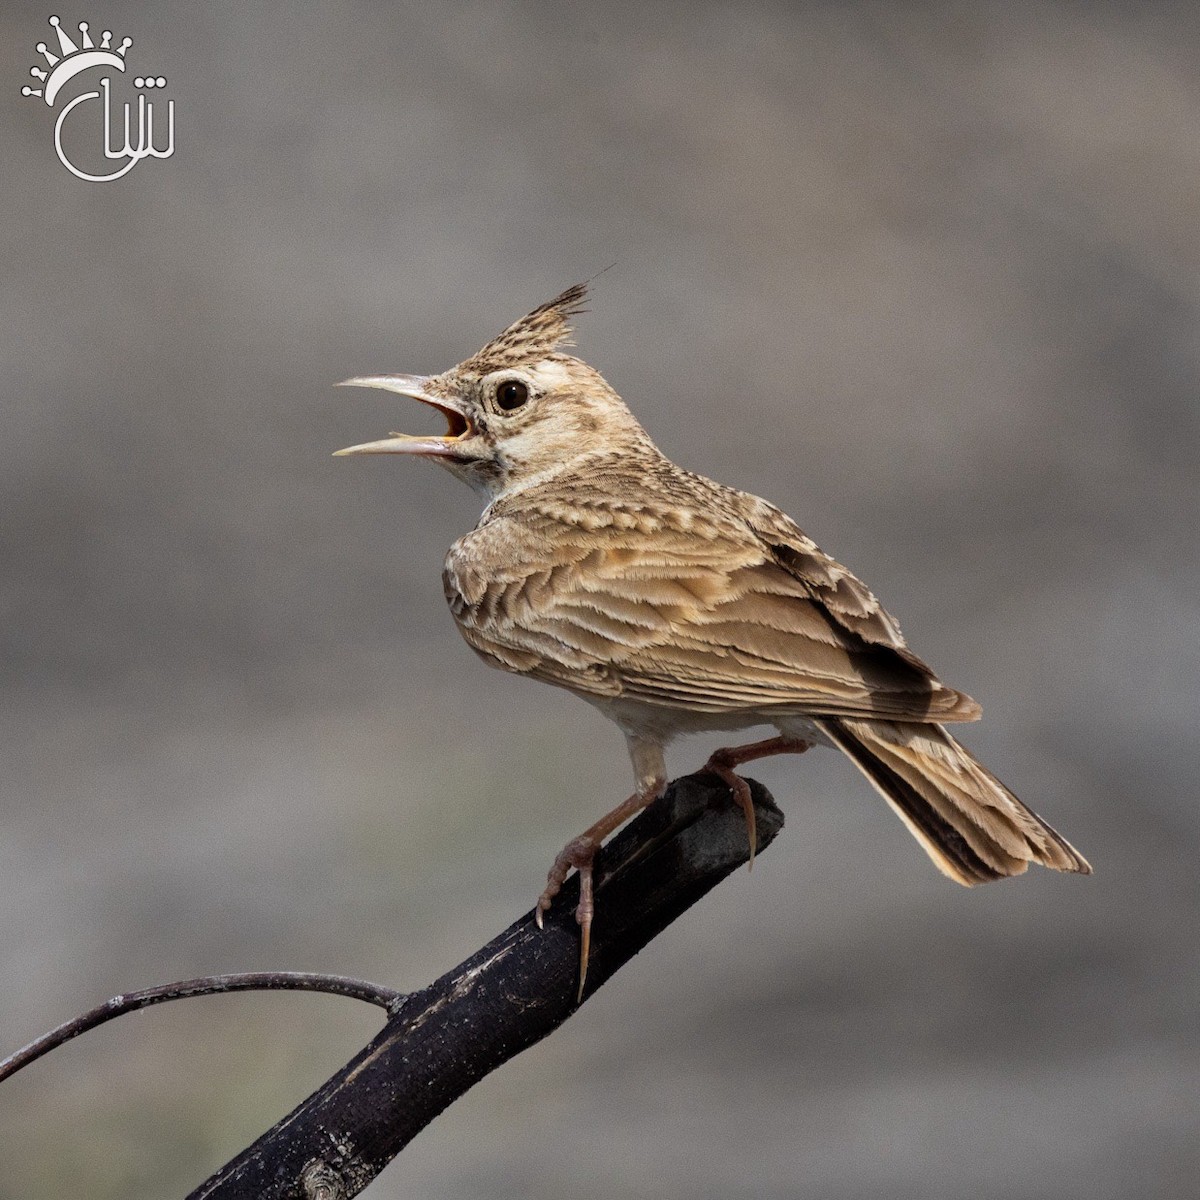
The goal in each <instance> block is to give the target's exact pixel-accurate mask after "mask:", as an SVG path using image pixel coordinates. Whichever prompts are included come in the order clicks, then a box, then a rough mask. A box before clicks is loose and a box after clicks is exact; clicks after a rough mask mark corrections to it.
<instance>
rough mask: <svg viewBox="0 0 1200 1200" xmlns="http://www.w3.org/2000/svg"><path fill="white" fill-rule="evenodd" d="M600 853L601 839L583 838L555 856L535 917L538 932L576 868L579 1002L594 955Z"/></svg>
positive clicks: (568, 844) (580, 837)
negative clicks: (594, 873) (595, 884)
mask: <svg viewBox="0 0 1200 1200" xmlns="http://www.w3.org/2000/svg"><path fill="white" fill-rule="evenodd" d="M599 849H600V843H599V841H598V840H597V839H595V838H593V837H589V836H588V834H586V833H584V834H581V835H580V836H579V837H577V838H572V839H571V840H570V841H569V842H568V843H567V844H566V845H565V846H564V847H563V848H562V849H561V850H560V851H559V852H558V854H557V855H555V858H554V866H552V867H551V868H550V874H549V875H548V876H547V877H546V886H545V888H544V889H543V891H542V894H541V895H540V896H539V897H538V902H537V906H536V908H535V910H534V915H535V918H536V920H537V923H538V928H539V929H541V928H542V927H543V924H542V922H543V917H544V915H545V914H546V913H547V912H549V911H550V905H551V904H552V903H553V902H554V897H555V896H557V895H558V893H559V892H560V891H561V890H562V885H563V882H564V881H565V880H566V878H567V876H568V875H569V874H570V872H571V868H572V867H573V868H574V869H575V870H577V871H578V872H579V903H578V904H577V905H576V906H575V920H576V921H578V922H579V990H578V993H577V995H576V999H578V1000H582V999H583V983H584V980H585V979H586V978H587V968H588V957H589V955H590V954H591V952H592V918H593V917H594V916H595V915H596V899H595V896H594V895H593V892H592V865H593V863H594V862H595V860H596V851H597V850H599Z"/></svg>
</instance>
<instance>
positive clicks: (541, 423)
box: [337, 284, 653, 498]
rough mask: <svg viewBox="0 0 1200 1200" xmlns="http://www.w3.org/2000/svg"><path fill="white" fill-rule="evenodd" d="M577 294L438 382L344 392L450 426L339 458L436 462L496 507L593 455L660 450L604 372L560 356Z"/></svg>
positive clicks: (580, 289) (378, 380) (569, 293)
mask: <svg viewBox="0 0 1200 1200" xmlns="http://www.w3.org/2000/svg"><path fill="white" fill-rule="evenodd" d="M586 291H587V289H586V286H585V285H584V284H577V285H576V286H575V287H572V288H568V289H567V290H566V291H565V292H563V293H562V295H560V296H556V297H555V298H554V299H553V300H550V301H548V302H547V303H546V304H542V305H539V306H538V307H537V308H535V309H534V310H533V312H531V313H529V315H528V316H525V317H522V318H521V319H520V320H519V321H517V322H515V323H514V324H512V325H510V326H509V327H508V328H507V329H506V330H505V331H504V332H503V333H501V334H500V335H499V336H498V337H495V338H493V339H492V340H491V341H490V342H488V344H487V345H486V346H484V348H483V349H482V350H480V351H479V352H478V353H477V354H473V355H472V356H471V357H470V358H468V359H467V360H466V361H465V362H461V363H459V364H458V366H456V367H452V368H451V369H450V370H449V371H444V372H442V374H440V375H368V376H362V377H360V378H356V379H347V380H346V383H345V386H357V387H374V388H383V389H384V390H385V391H389V392H396V393H397V394H398V395H401V396H409V397H411V398H412V399H413V400H419V401H420V402H421V403H422V404H427V405H429V406H430V407H431V408H435V409H437V410H438V411H439V412H440V413H441V414H442V416H443V417H445V419H446V426H447V428H446V432H445V433H444V434H441V435H438V436H415V437H414V436H411V435H408V434H401V433H393V434H389V435H388V437H386V438H384V439H382V440H381V441H377V442H365V443H363V444H362V445H359V446H347V447H346V449H345V450H339V451H337V453H338V454H339V455H341V454H412V455H416V456H417V457H420V458H430V459H433V460H434V461H435V462H437V463H439V464H440V465H441V466H444V467H445V468H446V469H447V470H449V471H451V472H452V473H453V474H455V475H457V476H458V477H459V478H460V479H462V480H464V481H466V482H467V483H469V484H471V486H472V487H474V488H475V489H476V490H477V491H480V492H482V493H483V494H485V495H486V496H489V497H491V498H494V497H496V496H501V495H503V494H504V493H505V492H507V491H509V490H510V489H512V488H518V487H521V486H523V485H525V484H527V483H529V482H531V481H534V480H537V479H543V478H548V477H550V476H553V475H555V474H557V473H558V472H559V471H562V470H569V469H570V468H571V465H572V464H573V463H576V462H578V460H579V459H581V458H583V457H587V456H590V455H594V454H598V453H606V452H615V453H620V452H621V451H622V450H631V451H632V450H637V449H651V450H652V449H653V445H652V443H651V442H650V439H649V437H648V436H647V435H646V433H645V431H644V430H643V429H642V427H641V425H639V424H638V422H637V419H636V418H635V417H634V416H633V414H632V413H631V412H630V411H629V409H628V408H626V406H625V404H624V402H623V401H622V400H621V398H620V397H619V396H618V395H617V394H616V392H614V391H613V389H612V388H611V387H609V385H608V384H607V383H606V382H605V380H604V378H603V377H602V376H601V375H600V374H599V372H597V371H594V370H593V369H592V368H591V367H589V366H588V365H587V363H585V362H582V361H581V360H580V359H578V358H573V357H572V356H571V355H569V354H563V353H561V347H563V346H566V345H570V344H571V342H570V337H571V324H570V319H571V317H572V316H574V315H575V314H576V313H579V312H582V311H583V309H582V307H581V305H582V303H583V300H584V297H585V295H586Z"/></svg>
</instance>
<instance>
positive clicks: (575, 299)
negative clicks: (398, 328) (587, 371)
mask: <svg viewBox="0 0 1200 1200" xmlns="http://www.w3.org/2000/svg"><path fill="white" fill-rule="evenodd" d="M586 297H587V284H584V283H577V284H575V286H574V287H569V288H567V290H566V291H565V292H562V293H560V294H559V295H557V296H555V297H554V299H553V300H548V301H546V303H545V304H539V305H538V307H537V308H535V309H534V310H533V312H531V313H529V314H527V315H526V316H524V317H522V318H521V319H520V320H519V321H514V322H513V323H512V324H511V325H510V326H509V327H508V328H507V329H506V330H504V332H503V333H501V334H498V335H497V336H496V337H494V338H492V340H491V341H490V342H488V344H487V345H486V346H484V348H483V349H482V350H480V351H478V352H477V353H475V354H473V355H472V356H471V357H470V358H468V359H467V360H466V362H463V363H460V364H459V366H458V370H459V371H460V372H464V373H468V374H476V375H486V374H488V373H489V372H490V371H500V370H503V369H504V368H505V367H518V366H521V365H522V364H524V363H536V362H538V361H539V360H541V359H543V358H546V357H548V356H549V355H551V354H552V353H553V352H554V351H555V350H557V349H558V348H559V347H561V346H570V345H572V342H571V318H572V317H574V316H578V315H579V314H580V313H582V312H586V311H587V310H586V309H585V308H584V307H583V301H584V300H585V299H586Z"/></svg>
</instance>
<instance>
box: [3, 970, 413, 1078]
mask: <svg viewBox="0 0 1200 1200" xmlns="http://www.w3.org/2000/svg"><path fill="white" fill-rule="evenodd" d="M249 991H297V992H328V993H329V994H330V995H334V996H347V997H349V998H350V999H352V1000H365V1001H366V1002H367V1003H368V1004H376V1005H378V1006H379V1007H380V1008H382V1009H384V1010H386V1012H387V1014H388V1016H389V1017H393V1016H395V1015H396V1013H397V1012H399V1011H400V1007H401V1005H402V1004H403V1003H404V1001H405V999H406V998H407V993H406V992H398V991H396V990H395V989H394V988H388V987H383V986H382V985H381V984H378V983H368V982H367V981H366V980H365V979H350V978H349V977H347V976H345V975H320V974H314V973H312V972H308V971H240V972H237V973H236V974H233V975H205V976H203V977H202V978H200V979H185V980H183V981H182V982H180V983H165V984H162V985H160V986H159V987H152V988H145V989H143V990H142V991H140V992H127V993H125V994H124V995H121V996H113V997H112V998H111V999H110V1000H106V1001H105V1002H104V1003H103V1004H100V1005H98V1006H97V1007H96V1008H92V1009H89V1010H88V1011H87V1012H85V1013H81V1014H80V1015H79V1016H77V1017H72V1018H71V1020H69V1021H64V1022H63V1023H62V1024H61V1025H59V1026H58V1027H57V1028H56V1029H51V1030H50V1032H49V1033H44V1034H42V1036H41V1037H39V1038H35V1039H34V1040H33V1041H32V1042H30V1043H29V1045H28V1046H23V1047H22V1048H21V1049H20V1050H18V1051H17V1052H16V1053H15V1054H10V1055H9V1056H8V1057H7V1058H5V1059H0V1082H3V1081H4V1080H5V1079H7V1078H8V1077H9V1076H10V1075H15V1074H16V1073H17V1072H18V1071H19V1070H21V1068H22V1067H27V1066H29V1064H30V1063H31V1062H36V1061H37V1060H38V1059H39V1058H41V1057H42V1055H44V1054H49V1053H50V1051H51V1050H54V1049H56V1048H57V1047H59V1046H61V1045H62V1044H63V1043H64V1042H69V1041H70V1040H71V1039H72V1038H74V1037H78V1036H79V1035H80V1034H81V1033H87V1032H88V1030H89V1029H95V1028H96V1026H97V1025H103V1024H104V1023H105V1022H106V1021H111V1020H113V1019H114V1018H115V1017H120V1016H124V1015H125V1013H130V1012H136V1011H137V1010H138V1009H139V1008H149V1007H150V1006H151V1005H152V1004H164V1003H166V1001H168V1000H184V999H187V998H189V997H191V996H214V995H220V994H222V993H225V992H249Z"/></svg>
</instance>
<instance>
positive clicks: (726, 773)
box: [704, 737, 812, 870]
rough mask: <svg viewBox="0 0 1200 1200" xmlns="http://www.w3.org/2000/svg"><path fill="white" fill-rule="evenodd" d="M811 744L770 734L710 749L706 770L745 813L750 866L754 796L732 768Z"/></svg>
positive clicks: (754, 836)
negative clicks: (727, 787)
mask: <svg viewBox="0 0 1200 1200" xmlns="http://www.w3.org/2000/svg"><path fill="white" fill-rule="evenodd" d="M811 745H812V742H806V741H804V740H803V739H801V738H789V737H773V738H766V739H765V740H763V741H761V742H750V743H749V744H748V745H745V746H728V747H726V748H725V749H723V750H714V751H713V753H712V754H711V755H710V756H709V759H708V762H706V763H705V764H704V769H705V770H706V771H711V772H712V773H713V774H714V775H715V776H717V778H718V779H721V780H723V781H724V782H725V783H727V784H728V785H729V790H730V791H731V792H732V793H733V799H734V801H735V803H736V804H737V806H738V807H739V808H740V809H741V810H742V812H743V813H745V815H746V834H747V836H748V837H749V838H750V866H749V867H747V870H749V869H750V867H753V866H754V851H755V850H756V849H757V847H758V833H757V831H756V828H755V823H754V800H753V799H752V798H751V796H750V786H749V784H747V783H746V781H745V780H744V779H743V778H742V777H741V776H740V775H737V774H735V772H734V768H735V767H740V766H741V765H742V763H748V762H750V761H752V760H753V759H756V758H768V757H769V756H770V755H772V754H803V753H804V751H805V750H807V749H808V748H809V747H810V746H811Z"/></svg>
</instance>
